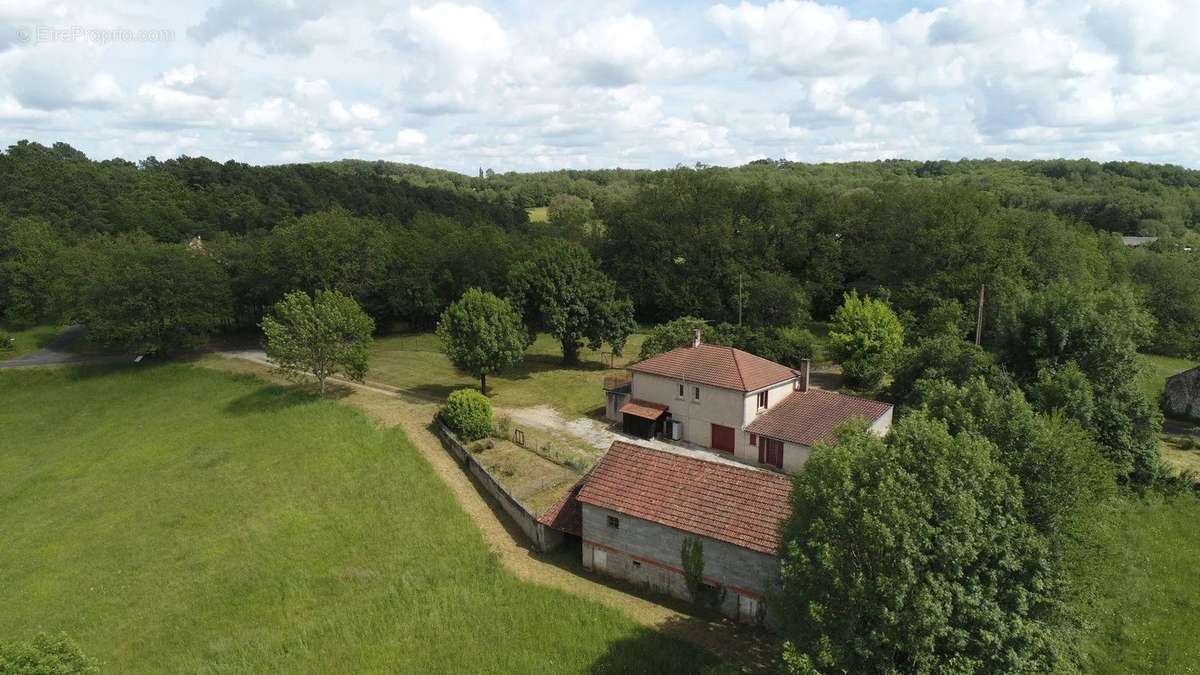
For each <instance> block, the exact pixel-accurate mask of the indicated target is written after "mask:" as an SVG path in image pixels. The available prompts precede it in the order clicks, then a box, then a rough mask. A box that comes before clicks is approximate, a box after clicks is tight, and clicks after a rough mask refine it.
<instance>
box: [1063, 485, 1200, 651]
mask: <svg viewBox="0 0 1200 675" xmlns="http://www.w3.org/2000/svg"><path fill="white" fill-rule="evenodd" d="M1117 522H1118V526H1117V528H1116V535H1115V536H1116V542H1115V546H1114V550H1113V554H1112V555H1113V557H1112V558H1111V559H1110V560H1108V561H1106V562H1107V564H1103V565H1096V566H1095V569H1096V573H1097V574H1098V575H1100V577H1099V579H1098V580H1097V581H1098V588H1099V589H1100V595H1099V597H1098V598H1097V599H1096V601H1095V602H1094V603H1093V604H1091V605H1089V606H1087V607H1085V608H1083V613H1084V616H1085V617H1086V619H1087V620H1088V623H1089V624H1090V625H1089V627H1088V628H1089V629H1088V630H1087V631H1086V632H1085V640H1084V643H1083V644H1082V645H1081V647H1082V649H1083V651H1084V653H1085V655H1086V656H1087V662H1086V666H1087V667H1086V668H1085V672H1095V673H1113V674H1114V675H1115V674H1117V673H1172V674H1174V673H1198V672H1200V640H1197V639H1196V636H1198V635H1200V564H1198V561H1200V529H1197V527H1196V524H1197V523H1200V499H1196V498H1194V497H1190V496H1188V497H1180V498H1176V499H1170V500H1167V499H1161V498H1156V499H1148V500H1127V501H1122V502H1121V506H1120V508H1119V511H1118V513H1117Z"/></svg>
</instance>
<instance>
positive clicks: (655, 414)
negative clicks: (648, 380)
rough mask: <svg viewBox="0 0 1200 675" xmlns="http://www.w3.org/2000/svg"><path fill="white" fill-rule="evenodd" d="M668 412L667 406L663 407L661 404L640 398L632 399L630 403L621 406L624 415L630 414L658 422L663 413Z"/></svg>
mask: <svg viewBox="0 0 1200 675" xmlns="http://www.w3.org/2000/svg"><path fill="white" fill-rule="evenodd" d="M666 411H667V406H665V405H662V404H661V403H651V402H650V401H643V400H641V399H640V398H631V399H629V402H628V403H626V404H625V405H623V406H621V412H622V413H629V414H630V415H637V416H638V417H645V418H646V419H648V420H656V419H658V418H660V417H662V416H663V413H665V412H666Z"/></svg>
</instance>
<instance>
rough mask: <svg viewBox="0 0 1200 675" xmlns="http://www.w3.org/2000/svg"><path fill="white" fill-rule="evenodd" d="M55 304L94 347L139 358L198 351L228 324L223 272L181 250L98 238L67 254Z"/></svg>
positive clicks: (143, 240)
mask: <svg viewBox="0 0 1200 675" xmlns="http://www.w3.org/2000/svg"><path fill="white" fill-rule="evenodd" d="M62 265H63V267H62V276H61V277H60V278H59V280H58V283H57V284H56V292H55V295H56V296H57V297H58V301H57V304H58V305H59V306H60V307H61V308H62V312H63V314H64V315H65V317H66V318H67V319H69V320H75V321H79V322H80V323H83V324H84V325H85V326H87V333H88V339H90V340H91V341H92V342H94V343H96V344H98V345H101V346H104V347H108V348H112V349H119V350H125V351H132V352H136V353H141V354H157V353H163V352H170V351H175V350H179V349H189V348H193V347H196V346H198V345H199V344H200V343H201V342H202V341H203V340H204V339H205V338H206V337H208V336H209V335H212V334H213V333H215V332H216V331H218V330H219V329H221V328H222V327H224V326H226V325H228V324H229V322H230V321H231V319H232V311H233V310H232V299H231V296H230V292H229V278H228V276H227V275H226V273H225V270H224V269H223V268H222V267H221V265H220V264H218V263H217V262H216V261H215V260H213V259H212V258H211V257H209V256H207V255H205V254H204V253H202V252H197V251H193V250H190V249H188V248H187V247H186V246H184V245H182V244H159V243H155V242H153V241H151V240H149V239H147V238H145V237H117V238H111V239H110V238H99V239H94V240H90V241H88V242H85V243H84V244H82V245H80V246H77V247H75V248H73V249H71V250H70V251H67V252H65V253H64V256H63V263H62Z"/></svg>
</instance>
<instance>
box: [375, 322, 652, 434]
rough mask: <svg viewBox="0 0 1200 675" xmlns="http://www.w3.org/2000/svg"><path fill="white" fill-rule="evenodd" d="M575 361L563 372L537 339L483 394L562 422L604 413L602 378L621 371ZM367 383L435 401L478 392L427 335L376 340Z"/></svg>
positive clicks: (638, 341) (550, 348)
mask: <svg viewBox="0 0 1200 675" xmlns="http://www.w3.org/2000/svg"><path fill="white" fill-rule="evenodd" d="M644 337H645V336H643V335H640V334H635V335H631V336H629V342H628V344H626V345H625V356H624V357H620V358H617V359H616V361H615V363H614V365H615V366H616V367H617V368H618V369H619V368H622V367H623V366H624V365H625V364H626V363H628V362H629V361H630V360H631V358H633V357H636V356H637V353H638V350H639V349H641V346H642V340H643V339H644ZM580 360H581V364H580V365H579V366H578V367H576V368H566V367H564V366H563V365H562V348H561V346H560V345H559V344H558V343H556V342H555V341H554V338H552V337H550V336H549V335H545V334H542V335H539V336H538V338H537V341H535V342H534V343H533V346H531V347H530V348H529V351H528V352H526V354H525V360H524V362H523V363H522V364H521V365H520V366H518V367H517V368H515V369H513V370H512V371H510V372H507V373H504V374H502V375H494V376H492V377H489V378H488V394H489V395H491V396H492V402H493V403H494V404H496V405H498V406H509V407H525V406H536V405H550V406H551V407H554V408H556V409H557V410H559V411H560V412H562V413H563V414H564V415H567V416H578V415H586V414H588V413H593V412H596V411H597V410H598V409H602V408H603V407H604V391H603V389H602V388H601V387H602V385H603V383H604V376H605V375H606V374H617V373H623V372H624V371H623V370H615V371H610V370H608V368H607V367H606V366H605V365H602V364H601V361H600V355H599V354H598V353H596V352H593V351H591V350H589V349H584V350H583V351H582V352H581V353H580ZM367 378H368V379H370V380H373V381H378V382H383V383H386V384H390V385H392V386H395V387H399V388H400V389H403V390H405V391H407V392H409V393H414V394H420V395H424V396H427V397H429V398H431V399H435V400H441V399H443V398H445V397H446V396H448V395H449V394H450V392H451V391H453V390H455V389H460V388H462V387H478V386H479V381H478V380H476V379H474V378H472V377H470V376H468V375H464V374H462V373H460V372H458V371H457V370H455V369H454V366H453V365H451V363H450V361H449V359H447V358H446V357H445V355H443V354H442V353H441V350H440V346H439V342H438V338H437V336H436V335H433V334H432V333H415V334H411V335H400V336H394V337H385V338H380V339H377V340H376V341H375V347H374V348H373V350H372V352H371V371H370V372H369V373H367Z"/></svg>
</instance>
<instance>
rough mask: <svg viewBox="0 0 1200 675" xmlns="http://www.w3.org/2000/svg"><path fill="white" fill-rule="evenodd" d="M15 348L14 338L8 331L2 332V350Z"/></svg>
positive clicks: (0, 334)
mask: <svg viewBox="0 0 1200 675" xmlns="http://www.w3.org/2000/svg"><path fill="white" fill-rule="evenodd" d="M12 350H13V339H12V338H11V337H9V335H8V333H0V352H11V351H12Z"/></svg>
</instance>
